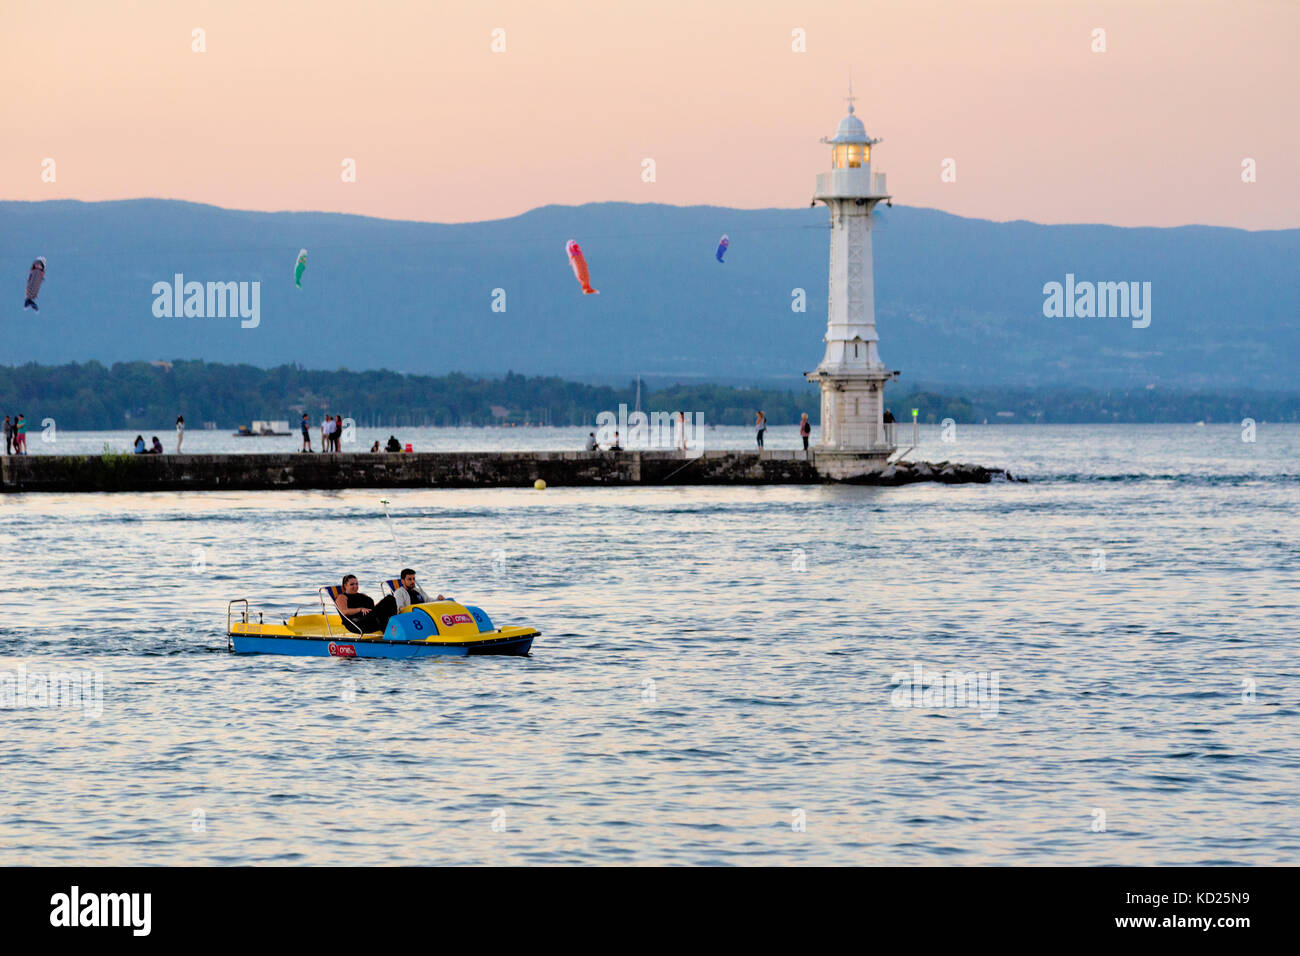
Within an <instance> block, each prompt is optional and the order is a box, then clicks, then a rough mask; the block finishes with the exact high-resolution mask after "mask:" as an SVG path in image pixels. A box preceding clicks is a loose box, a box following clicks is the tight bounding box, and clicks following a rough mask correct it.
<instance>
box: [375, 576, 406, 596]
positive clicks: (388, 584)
mask: <svg viewBox="0 0 1300 956" xmlns="http://www.w3.org/2000/svg"><path fill="white" fill-rule="evenodd" d="M401 586H402V579H401V578H389V579H388V580H387V581H381V582H380V584H379V592H380V594H396V593H397V589H398V588H400V587H401ZM384 588H387V589H388V590H387V591H385V590H384Z"/></svg>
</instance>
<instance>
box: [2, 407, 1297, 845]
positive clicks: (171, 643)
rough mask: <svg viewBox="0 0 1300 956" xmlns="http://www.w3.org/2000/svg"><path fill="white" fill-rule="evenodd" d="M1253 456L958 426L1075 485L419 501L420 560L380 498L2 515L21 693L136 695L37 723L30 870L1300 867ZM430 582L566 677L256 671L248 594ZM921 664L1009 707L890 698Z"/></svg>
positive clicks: (1266, 441) (1173, 442)
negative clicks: (969, 677)
mask: <svg viewBox="0 0 1300 956" xmlns="http://www.w3.org/2000/svg"><path fill="white" fill-rule="evenodd" d="M454 431H457V432H460V431H461V430H454ZM485 431H487V430H485ZM739 431H741V432H747V430H739ZM1139 431H1141V430H1139ZM1237 435H1238V432H1237V430H1235V429H1233V430H1232V431H1231V433H1229V431H1228V430H1226V429H1223V428H1218V429H1216V428H1214V427H1210V428H1208V429H1192V428H1190V427H1183V426H1179V427H1177V428H1174V427H1172V426H1171V427H1168V428H1165V429H1164V430H1163V431H1161V430H1159V429H1151V430H1148V431H1146V432H1145V433H1143V434H1139V435H1137V436H1136V437H1135V436H1134V430H1132V429H1125V428H1119V427H1111V428H1076V429H1073V430H1070V429H1067V428H1055V429H1037V428H1007V427H1000V428H994V427H989V428H987V429H984V430H983V431H980V430H977V429H974V428H972V429H969V430H965V431H960V432H959V435H958V439H959V440H958V441H957V442H956V443H955V444H954V445H952V446H949V445H947V444H942V445H941V444H940V443H939V441H938V432H937V430H935V432H934V445H935V450H934V451H931V450H929V449H927V450H926V455H925V457H928V458H931V459H936V458H942V457H948V458H954V459H960V460H967V461H977V462H981V463H985V464H994V465H1007V466H1009V467H1011V468H1012V470H1013V471H1024V472H1027V473H1030V474H1035V475H1037V476H1039V477H1038V480H1036V481H1034V482H1032V483H1030V484H1028V485H1015V484H1005V483H1003V484H993V485H988V486H953V487H947V486H935V485H916V486H909V487H906V488H899V489H868V488H836V487H733V488H662V489H660V488H627V489H590V488H584V489H565V488H552V489H550V490H548V491H545V492H534V491H532V490H530V489H529V490H525V489H519V490H513V489H493V490H482V491H474V490H450V491H441V490H427V491H403V490H398V491H390V492H385V493H384V494H385V495H386V497H388V498H390V499H391V501H392V504H391V506H390V511H391V513H392V516H393V517H392V525H391V529H390V526H389V524H388V523H387V521H386V519H385V518H384V514H383V509H382V507H381V506H380V505H379V502H378V497H379V493H376V492H367V491H358V492H336V493H326V492H301V493H300V492H266V493H243V494H223V493H216V492H213V493H187V494H131V495H84V496H59V495H22V496H8V497H4V498H0V573H2V574H3V577H4V580H5V589H4V592H3V595H2V596H0V602H3V608H2V611H3V613H0V621H3V624H0V642H3V643H2V644H0V646H2V647H3V652H4V654H3V658H2V659H0V672H4V673H8V674H17V673H19V668H20V667H21V668H23V669H24V673H25V674H26V675H27V676H28V677H29V678H31V679H32V680H33V684H37V683H39V682H40V679H41V675H48V674H49V673H51V672H56V671H64V672H67V673H68V674H71V675H76V674H80V673H82V672H88V673H90V674H97V675H99V678H100V679H101V680H102V685H101V687H102V715H101V716H98V717H96V716H94V714H93V713H89V714H88V713H87V709H86V708H83V707H78V708H72V707H69V708H63V709H58V708H51V707H48V706H47V707H39V706H27V707H21V708H16V709H14V708H11V709H5V710H0V720H3V722H4V736H5V750H6V756H7V758H8V759H7V760H6V762H5V771H6V772H5V777H4V784H5V786H4V789H3V792H4V798H3V802H0V847H2V849H0V863H7V864H12V863H18V862H23V863H72V862H85V863H145V862H159V863H218V864H221V863H268V862H269V863H295V862H308V863H363V864H365V863H389V862H391V863H442V862H458V863H536V862H544V863H558V862H608V863H654V862H688V863H721V862H749V863H928V864H934V863H987V862H995V863H1013V862H1019V863H1036V864H1066V863H1082V864H1097V863H1126V864H1138V863H1145V864H1172V863H1180V864H1191V863H1215V862H1231V863H1282V862H1289V861H1291V860H1293V859H1294V858H1295V854H1296V849H1297V827H1296V822H1295V820H1296V817H1295V813H1294V801H1295V792H1296V785H1297V782H1300V773H1298V772H1297V762H1298V761H1297V757H1296V753H1297V743H1298V742H1300V741H1297V736H1298V735H1297V733H1296V718H1297V708H1296V700H1297V689H1298V685H1300V681H1298V679H1297V678H1298V671H1300V665H1297V664H1296V651H1297V634H1298V633H1300V612H1297V610H1296V600H1295V595H1296V593H1297V585H1298V584H1300V573H1298V571H1297V564H1298V561H1297V559H1298V558H1300V518H1297V514H1300V508H1298V507H1297V506H1298V505H1300V480H1297V478H1296V477H1295V472H1296V469H1295V462H1296V461H1297V460H1300V428H1295V427H1294V426H1290V427H1276V426H1275V427H1273V428H1272V429H1271V430H1270V429H1267V428H1263V427H1261V429H1260V433H1259V441H1258V443H1257V444H1256V445H1254V446H1248V445H1246V446H1243V444H1242V443H1241V442H1240V441H1239V438H1236V436H1237ZM132 437H133V436H132ZM385 437H386V436H385ZM751 437H752V436H751ZM1234 438H1236V444H1235V445H1234V444H1233V441H1234ZM189 441H190V436H189V435H187V437H186V444H187V448H188V445H189ZM768 442H769V445H771V444H774V442H773V436H772V433H771V432H769V439H768ZM32 444H33V446H35V444H36V442H35V441H33V443H32ZM1288 474H1290V475H1291V477H1289V478H1288V477H1286V476H1287V475H1288ZM1096 475H1101V476H1109V479H1110V480H1097V479H1096V478H1095V477H1093V478H1090V479H1089V480H1083V479H1084V478H1085V477H1087V476H1096ZM1121 476H1131V477H1121ZM1142 476H1156V477H1142ZM405 564H409V565H411V566H412V567H415V568H417V569H419V571H420V574H421V577H422V580H423V582H424V585H425V587H426V588H430V587H433V588H438V589H440V590H443V591H444V593H450V594H454V595H455V596H457V597H458V598H460V599H461V600H467V601H472V603H476V604H480V605H482V606H483V607H484V608H485V609H486V610H487V611H488V612H489V613H490V614H491V615H492V616H493V618H494V620H496V621H497V622H498V623H503V622H505V623H526V624H530V625H533V626H536V627H538V628H540V629H541V631H542V637H541V638H539V640H538V641H537V643H536V644H535V645H534V651H533V654H532V656H531V657H530V658H526V659H520V658H476V659H438V660H433V661H423V662H411V663H405V662H398V661H346V660H333V659H292V658H275V657H265V658H259V657H243V656H240V657H235V656H231V655H230V654H228V653H227V652H226V650H225V638H224V625H225V607H226V602H227V601H228V600H230V599H231V598H234V597H248V598H250V599H251V600H252V601H253V602H254V604H256V605H258V606H260V607H262V608H263V609H264V611H265V613H266V614H267V617H268V619H275V618H278V617H281V616H284V615H286V614H288V613H290V612H292V611H293V609H294V608H295V606H297V605H299V604H308V603H310V602H312V601H314V600H315V596H314V594H315V589H316V587H317V586H319V585H321V584H328V583H335V582H337V580H338V579H339V577H340V576H341V574H342V573H344V572H348V571H351V572H354V573H356V574H358V575H359V576H360V578H361V581H362V588H363V590H366V591H369V592H370V593H371V594H377V591H378V583H379V581H380V579H382V578H385V577H389V576H391V575H392V574H393V573H395V572H396V571H397V570H398V569H400V567H401V566H403V565H405ZM1103 567H1104V570H1101V568H1103ZM1094 569H1096V570H1094ZM916 664H921V665H923V666H924V667H925V668H926V669H927V670H928V669H934V670H937V671H940V672H961V673H971V672H979V673H983V674H990V673H996V674H997V675H998V695H999V696H998V701H997V708H996V709H997V713H996V715H995V716H994V715H987V714H981V711H980V709H979V708H977V707H965V708H962V707H957V706H951V707H949V706H921V707H907V708H904V707H897V706H894V705H893V703H891V698H894V695H895V692H896V691H897V690H898V687H899V684H898V683H897V682H896V680H895V678H896V677H898V675H899V672H909V673H910V672H911V670H912V668H913V667H914V665H916ZM4 673H0V698H2V697H3V693H4ZM88 686H93V684H92V685H88ZM0 703H3V701H2V700H0ZM942 703H944V701H942V700H941V701H940V704H942ZM796 811H798V812H796ZM1097 811H1101V812H1102V813H1103V814H1104V818H1103V817H1099V816H1098V815H1097ZM1099 822H1104V829H1094V828H1096V827H1098V825H1099ZM792 824H794V825H793V826H792ZM801 826H802V827H803V829H800V827H801Z"/></svg>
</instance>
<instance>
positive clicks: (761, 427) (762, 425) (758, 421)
mask: <svg viewBox="0 0 1300 956" xmlns="http://www.w3.org/2000/svg"><path fill="white" fill-rule="evenodd" d="M754 427H755V428H756V429H758V450H759V451H762V450H763V433H764V432H765V431H767V416H766V415H764V414H763V410H762V409H761V408H760V409H759V410H758V414H757V415H755V416H754Z"/></svg>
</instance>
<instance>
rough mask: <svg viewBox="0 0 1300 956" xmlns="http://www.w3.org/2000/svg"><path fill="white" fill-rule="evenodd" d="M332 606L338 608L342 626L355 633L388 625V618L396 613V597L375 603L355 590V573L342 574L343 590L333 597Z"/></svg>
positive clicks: (391, 596)
mask: <svg viewBox="0 0 1300 956" xmlns="http://www.w3.org/2000/svg"><path fill="white" fill-rule="evenodd" d="M334 606H335V607H337V608H338V609H339V614H340V615H341V616H342V618H343V624H344V626H346V627H347V629H348V630H350V631H354V632H355V633H357V634H370V633H373V632H374V631H382V630H383V629H384V628H386V627H387V626H388V619H389V618H390V617H392V616H393V615H394V614H396V613H397V599H396V598H395V597H393V595H391V594H390V595H388V597H386V598H384V599H383V600H382V601H380V602H379V603H378V604H376V603H375V602H374V599H373V598H371V597H370V595H368V594H362V593H361V592H360V591H358V590H357V576H356V575H355V574H345V575H343V591H342V592H341V593H340V594H339V596H338V597H336V598H335V599H334Z"/></svg>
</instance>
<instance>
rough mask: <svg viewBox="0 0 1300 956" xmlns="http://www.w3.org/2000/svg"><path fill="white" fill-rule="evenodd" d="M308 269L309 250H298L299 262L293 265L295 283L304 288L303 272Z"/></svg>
mask: <svg viewBox="0 0 1300 956" xmlns="http://www.w3.org/2000/svg"><path fill="white" fill-rule="evenodd" d="M306 269H307V250H306V249H299V250H298V264H297V265H296V266H294V267H293V283H294V285H296V286H297V287H298V288H299V289H301V288H302V274H303V272H305V271H306Z"/></svg>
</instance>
